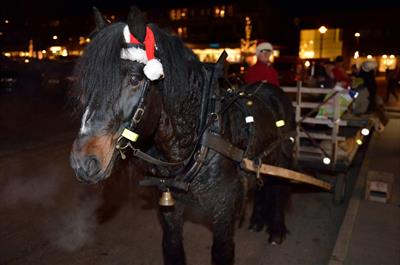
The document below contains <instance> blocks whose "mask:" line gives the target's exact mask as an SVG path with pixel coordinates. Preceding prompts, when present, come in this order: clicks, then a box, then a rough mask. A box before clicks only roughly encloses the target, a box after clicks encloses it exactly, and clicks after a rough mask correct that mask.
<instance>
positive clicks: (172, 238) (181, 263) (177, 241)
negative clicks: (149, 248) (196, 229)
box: [160, 202, 186, 265]
mask: <svg viewBox="0 0 400 265" xmlns="http://www.w3.org/2000/svg"><path fill="white" fill-rule="evenodd" d="M183 211H184V206H183V205H182V204H180V203H179V202H176V203H175V206H174V209H173V210H172V211H165V212H164V211H162V212H161V214H160V215H161V218H160V219H161V224H162V228H163V239H162V248H163V254H164V264H165V265H185V264H186V260H185V251H184V248H183V241H182V229H183Z"/></svg>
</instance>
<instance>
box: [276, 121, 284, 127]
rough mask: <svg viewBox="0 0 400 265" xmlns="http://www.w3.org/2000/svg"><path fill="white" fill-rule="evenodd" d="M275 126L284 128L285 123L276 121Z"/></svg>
mask: <svg viewBox="0 0 400 265" xmlns="http://www.w3.org/2000/svg"><path fill="white" fill-rule="evenodd" d="M275 126H276V127H278V128H279V127H283V126H285V121H284V120H279V121H276V122H275Z"/></svg>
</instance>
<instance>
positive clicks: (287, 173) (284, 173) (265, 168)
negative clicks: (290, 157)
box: [242, 158, 332, 190]
mask: <svg viewBox="0 0 400 265" xmlns="http://www.w3.org/2000/svg"><path fill="white" fill-rule="evenodd" d="M242 167H243V168H244V169H247V170H250V171H253V172H257V166H256V165H255V164H254V162H253V161H252V160H250V159H247V158H245V159H243V161H242ZM260 173H262V174H267V175H273V176H277V177H281V178H285V179H290V180H295V181H299V182H303V183H307V184H311V185H314V186H317V187H320V188H323V189H326V190H331V189H332V185H331V184H330V183H328V182H325V181H322V180H320V179H317V178H314V177H311V176H308V175H305V174H302V173H299V172H296V171H293V170H289V169H286V168H281V167H276V166H271V165H267V164H262V165H261V168H260Z"/></svg>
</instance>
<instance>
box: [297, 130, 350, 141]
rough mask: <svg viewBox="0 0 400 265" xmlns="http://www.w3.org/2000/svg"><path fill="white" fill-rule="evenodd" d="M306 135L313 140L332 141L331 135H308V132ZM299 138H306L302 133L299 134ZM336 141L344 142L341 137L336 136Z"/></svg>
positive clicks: (343, 138)
mask: <svg viewBox="0 0 400 265" xmlns="http://www.w3.org/2000/svg"><path fill="white" fill-rule="evenodd" d="M308 134H309V135H311V137H312V138H314V139H320V140H332V135H328V134H324V133H310V132H309V133H308ZM300 137H302V138H308V137H307V135H306V134H305V133H304V132H300ZM337 140H339V141H344V140H346V138H345V137H343V136H337Z"/></svg>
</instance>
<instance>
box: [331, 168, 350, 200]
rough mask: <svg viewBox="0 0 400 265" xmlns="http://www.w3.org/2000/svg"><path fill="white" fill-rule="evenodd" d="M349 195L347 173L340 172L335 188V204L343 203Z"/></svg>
mask: <svg viewBox="0 0 400 265" xmlns="http://www.w3.org/2000/svg"><path fill="white" fill-rule="evenodd" d="M346 196H347V178H346V174H338V175H337V177H336V182H335V186H334V188H333V204H335V205H341V204H342V203H343V202H344V200H345V198H346Z"/></svg>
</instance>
